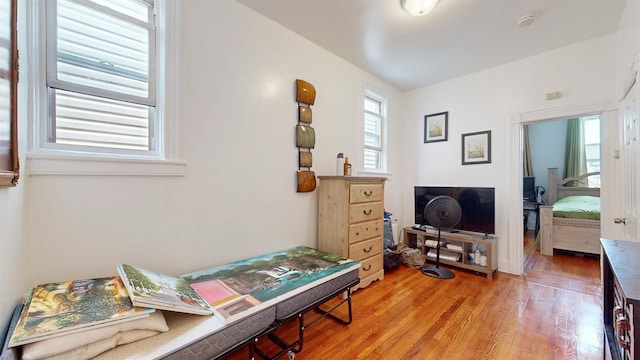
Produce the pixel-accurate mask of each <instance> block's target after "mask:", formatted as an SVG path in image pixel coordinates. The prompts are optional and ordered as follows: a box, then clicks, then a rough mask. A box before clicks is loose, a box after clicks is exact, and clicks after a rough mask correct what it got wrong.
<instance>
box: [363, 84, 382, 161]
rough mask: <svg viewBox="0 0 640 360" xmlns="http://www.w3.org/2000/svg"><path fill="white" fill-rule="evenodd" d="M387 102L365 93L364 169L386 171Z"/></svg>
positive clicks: (370, 93) (368, 92) (367, 92)
mask: <svg viewBox="0 0 640 360" xmlns="http://www.w3.org/2000/svg"><path fill="white" fill-rule="evenodd" d="M386 110H387V109H386V100H385V99H384V98H382V97H380V96H378V95H376V94H374V93H372V92H370V91H365V93H364V169H365V170H372V171H386V153H385V147H384V146H385V138H384V135H385V134H384V130H385V125H386Z"/></svg>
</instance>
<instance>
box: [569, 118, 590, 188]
mask: <svg viewBox="0 0 640 360" xmlns="http://www.w3.org/2000/svg"><path fill="white" fill-rule="evenodd" d="M586 172H587V153H586V149H585V146H584V121H582V119H569V120H567V142H566V144H565V151H564V173H563V179H566V178H568V177H573V176H580V175H582V174H585V173H586ZM567 185H570V186H586V184H582V183H578V182H574V184H567Z"/></svg>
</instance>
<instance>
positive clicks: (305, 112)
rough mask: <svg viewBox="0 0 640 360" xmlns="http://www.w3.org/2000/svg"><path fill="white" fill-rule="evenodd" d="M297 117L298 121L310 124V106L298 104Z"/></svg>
mask: <svg viewBox="0 0 640 360" xmlns="http://www.w3.org/2000/svg"><path fill="white" fill-rule="evenodd" d="M298 119H299V120H300V122H303V123H307V124H311V108H310V107H308V106H304V105H300V106H298Z"/></svg>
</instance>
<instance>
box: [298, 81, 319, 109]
mask: <svg viewBox="0 0 640 360" xmlns="http://www.w3.org/2000/svg"><path fill="white" fill-rule="evenodd" d="M296 88H297V91H296V101H297V102H299V103H304V104H307V105H313V103H314V102H315V101H316V88H315V87H313V85H311V84H310V83H308V82H306V81H304V80H300V79H297V80H296Z"/></svg>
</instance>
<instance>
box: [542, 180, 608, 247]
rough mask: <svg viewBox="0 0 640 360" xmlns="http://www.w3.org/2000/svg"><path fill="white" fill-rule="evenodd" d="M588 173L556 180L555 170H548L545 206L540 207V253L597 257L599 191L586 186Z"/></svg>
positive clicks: (598, 245) (598, 244)
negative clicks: (554, 251)
mask: <svg viewBox="0 0 640 360" xmlns="http://www.w3.org/2000/svg"><path fill="white" fill-rule="evenodd" d="M594 175H599V173H588V174H584V175H581V176H578V177H571V178H566V179H558V169H556V168H550V169H548V177H549V182H548V184H549V185H548V187H549V189H547V204H550V205H543V206H540V232H539V233H538V236H539V241H540V253H541V254H543V255H553V250H554V249H559V250H568V251H575V252H581V253H588V254H600V243H599V240H600V188H595V187H585V186H575V185H576V184H577V183H580V184H586V183H587V179H588V177H589V176H594Z"/></svg>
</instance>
